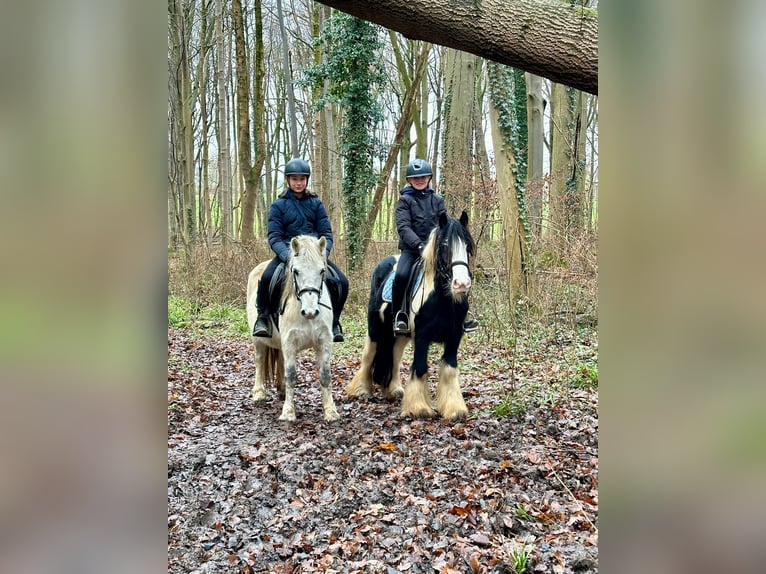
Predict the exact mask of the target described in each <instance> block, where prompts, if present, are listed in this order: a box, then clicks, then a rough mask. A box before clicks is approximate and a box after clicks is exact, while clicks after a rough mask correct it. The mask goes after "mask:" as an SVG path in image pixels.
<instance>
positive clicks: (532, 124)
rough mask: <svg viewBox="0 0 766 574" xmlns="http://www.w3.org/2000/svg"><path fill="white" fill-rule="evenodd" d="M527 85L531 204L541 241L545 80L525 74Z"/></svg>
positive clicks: (533, 227)
mask: <svg viewBox="0 0 766 574" xmlns="http://www.w3.org/2000/svg"><path fill="white" fill-rule="evenodd" d="M525 78H526V83H527V130H528V132H527V134H528V135H527V142H528V145H529V148H528V150H529V151H528V154H527V199H528V203H529V223H530V232H531V233H532V235H533V236H534V237H538V238H539V237H540V225H541V222H542V219H543V161H544V152H545V131H544V124H543V111H544V101H543V79H542V78H541V77H540V76H536V75H534V74H529V73H527V74H525Z"/></svg>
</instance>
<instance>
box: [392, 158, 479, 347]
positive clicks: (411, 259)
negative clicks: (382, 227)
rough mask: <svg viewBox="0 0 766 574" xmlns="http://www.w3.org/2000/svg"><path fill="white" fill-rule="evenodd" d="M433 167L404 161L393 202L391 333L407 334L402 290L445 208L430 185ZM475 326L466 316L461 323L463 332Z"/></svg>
mask: <svg viewBox="0 0 766 574" xmlns="http://www.w3.org/2000/svg"><path fill="white" fill-rule="evenodd" d="M432 178H433V171H432V170H431V165H430V164H429V163H428V162H427V161H426V160H424V159H418V158H416V159H414V160H412V161H411V162H410V163H408V164H407V169H406V179H407V186H406V187H405V188H404V189H402V190H401V191H400V192H399V194H400V197H399V201H398V202H397V203H396V211H395V212H394V213H395V215H394V216H395V220H396V231H397V232H398V233H399V249H400V250H401V252H402V253H401V255H400V256H399V262H398V263H397V265H396V275H395V276H394V285H393V293H392V295H391V308H392V309H393V311H394V334H396V335H409V333H410V324H409V317H408V314H407V312H406V310H405V309H404V306H403V305H404V302H405V301H406V297H405V290H406V289H407V282H408V280H409V277H410V272H411V271H412V266H413V264H414V263H415V260H416V259H417V258H418V257H420V255H421V254H422V252H423V247H424V246H425V244H426V241H428V236H429V235H430V233H431V230H432V229H433V228H434V227H436V226H437V225H438V224H439V216H440V215H441V214H442V213H446V212H447V206H446V205H445V203H444V198H443V197H442V196H441V195H439V194H438V193H436V192H435V191H434V189H433V187H431V179H432ZM477 327H478V323H477V322H476V320H475V319H473V318H469V319H467V320H466V322H465V323H464V325H463V329H464V330H465V331H466V332H469V331H473V330H475V329H476V328H477Z"/></svg>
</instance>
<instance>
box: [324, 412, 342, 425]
mask: <svg viewBox="0 0 766 574" xmlns="http://www.w3.org/2000/svg"><path fill="white" fill-rule="evenodd" d="M324 420H325V422H328V423H334V422H335V421H338V420H340V415H339V414H338V411H334V412H331V413H325V415H324Z"/></svg>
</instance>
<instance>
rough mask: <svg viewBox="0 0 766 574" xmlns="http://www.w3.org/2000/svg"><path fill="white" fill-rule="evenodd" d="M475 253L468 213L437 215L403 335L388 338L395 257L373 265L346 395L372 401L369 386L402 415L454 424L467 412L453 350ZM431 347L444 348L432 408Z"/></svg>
mask: <svg viewBox="0 0 766 574" xmlns="http://www.w3.org/2000/svg"><path fill="white" fill-rule="evenodd" d="M473 255H474V242H473V238H472V237H471V234H470V232H469V231H468V215H467V214H466V213H465V212H463V213H462V215H461V216H460V219H459V220H458V219H455V218H452V217H448V216H447V215H446V214H445V215H442V216H441V218H440V220H439V225H438V227H435V228H434V230H433V231H432V232H431V235H430V236H429V239H428V242H427V243H426V246H425V248H424V250H423V255H422V263H423V265H422V277H420V278H419V280H418V281H417V282H416V283H415V286H414V288H413V289H412V298H411V303H410V305H409V317H410V326H411V327H412V329H411V332H410V334H409V335H396V336H395V335H394V331H393V310H392V309H391V303H390V296H388V297H387V296H386V293H385V292H386V291H387V289H386V287H387V282H388V281H391V280H392V278H391V277H390V276H391V275H392V271H394V270H395V268H396V264H397V262H398V258H399V256H398V255H397V256H389V257H386V258H385V259H383V260H382V261H381V262H380V263H379V264H378V265H377V267H376V268H375V271H374V272H373V275H372V281H371V287H370V301H369V305H368V309H367V339H366V341H365V344H364V351H363V355H362V365H361V367H360V369H359V372H357V373H356V375H354V378H353V379H352V380H351V382H350V383H349V384H348V385H347V386H346V394H347V395H348V396H350V397H360V396H365V395H370V394H372V392H373V390H374V387H373V383H374V384H376V385H378V386H379V387H380V388H381V391H382V392H383V395H384V396H386V397H387V398H389V399H398V398H401V399H402V415H403V416H407V417H431V416H433V415H434V414H436V413H438V414H440V415H441V416H442V417H443V418H444V419H450V420H454V419H458V418H461V417H464V416H466V415H467V414H468V408H467V407H466V405H465V401H464V400H463V395H462V392H461V390H460V380H459V373H458V368H457V352H458V347H459V346H460V341H461V339H462V338H463V321H464V320H465V317H466V314H467V313H468V292H469V290H470V289H471V272H470V269H471V263H472V258H473ZM410 340H412V341H413V345H414V353H413V361H412V368H411V370H410V379H409V382H408V383H407V384H406V386H405V387H404V388H402V384H401V380H400V376H399V369H400V365H401V360H402V354H403V352H404V349H405V347H406V346H407V343H409V342H410ZM431 343H442V344H443V345H444V353H443V354H442V357H441V361H440V364H439V370H438V376H439V381H438V384H437V388H436V402H435V404H434V403H433V402H432V399H431V393H430V390H429V388H428V381H427V375H428V348H429V346H430V345H431ZM434 407H435V410H434Z"/></svg>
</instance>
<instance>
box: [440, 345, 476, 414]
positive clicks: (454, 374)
mask: <svg viewBox="0 0 766 574" xmlns="http://www.w3.org/2000/svg"><path fill="white" fill-rule="evenodd" d="M458 344H459V341H458V342H457V343H450V342H448V343H445V344H444V355H442V360H441V362H440V363H439V382H438V383H437V385H436V410H437V411H439V414H440V415H441V416H442V417H443V418H444V419H447V420H456V419H460V418H463V417H465V416H467V415H468V407H466V406H465V401H464V400H463V393H462V392H461V391H460V374H459V372H458V370H457V347H458Z"/></svg>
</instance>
